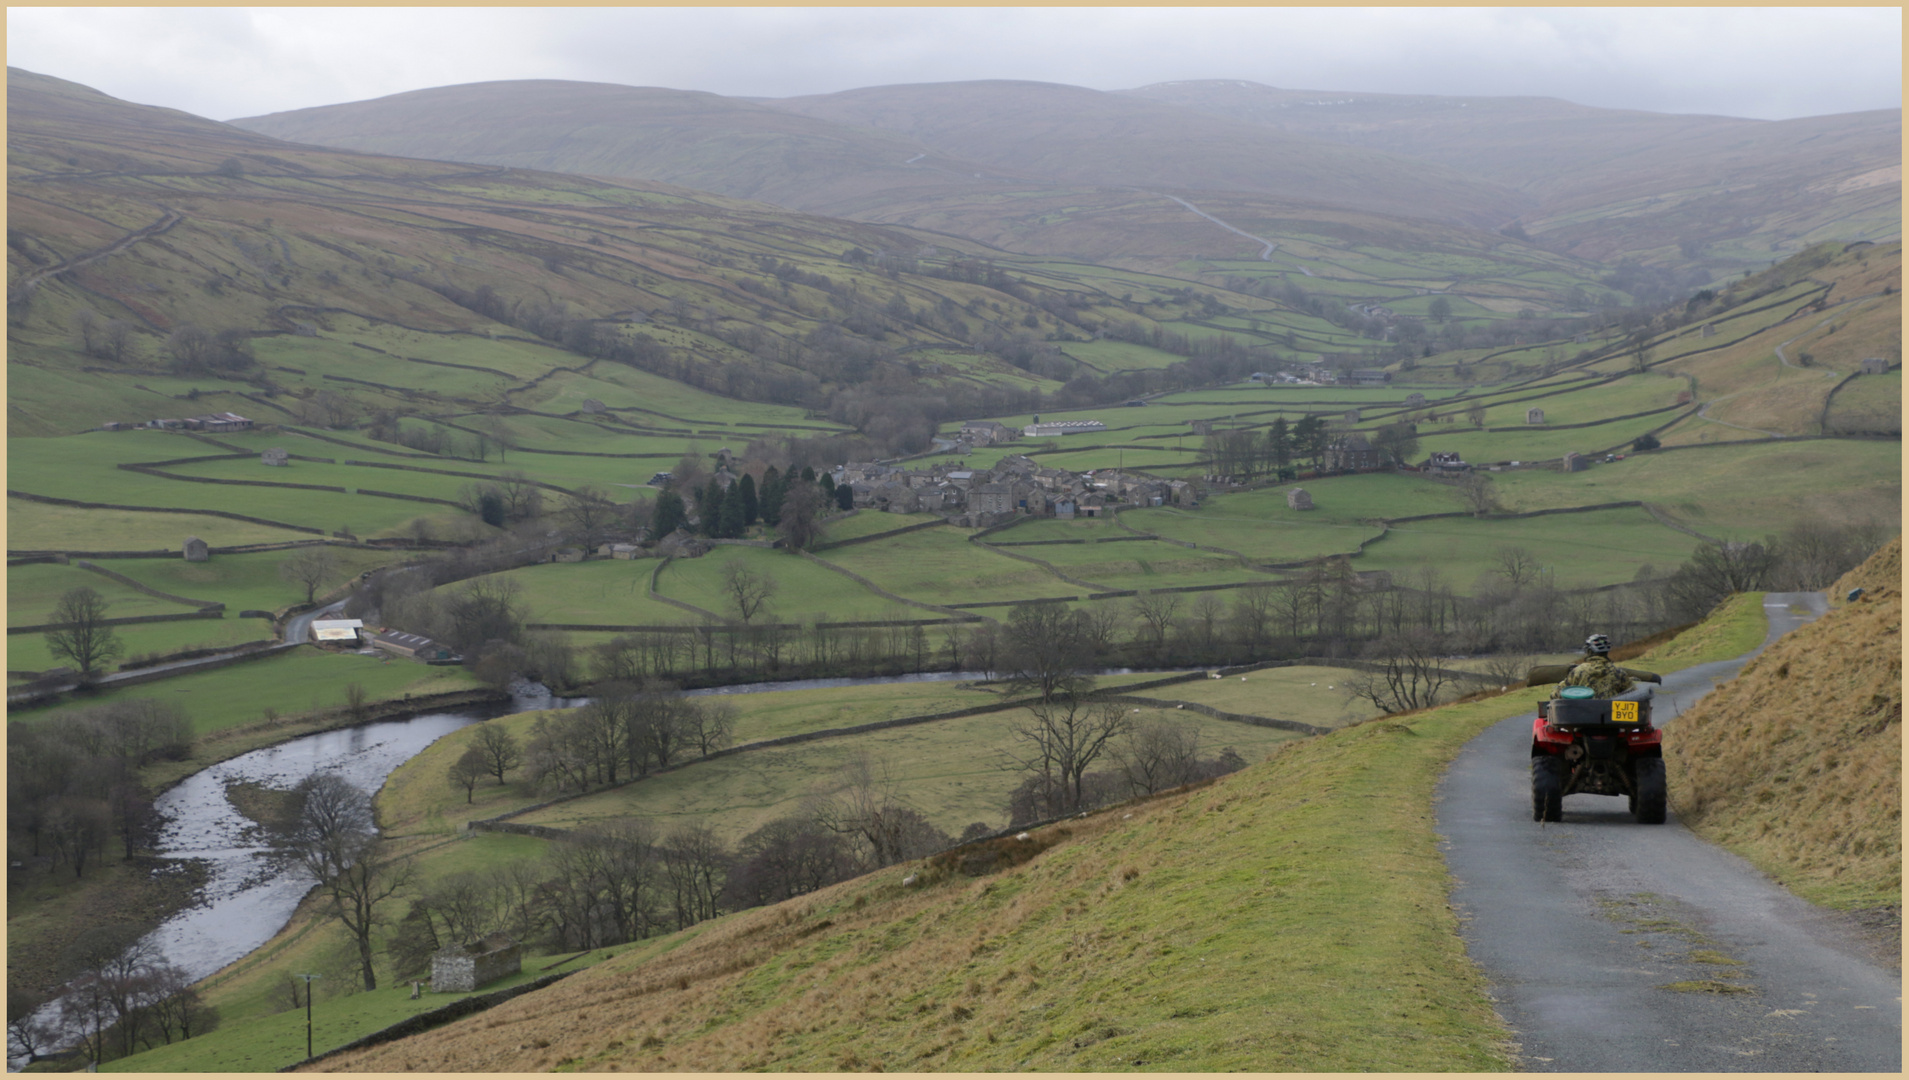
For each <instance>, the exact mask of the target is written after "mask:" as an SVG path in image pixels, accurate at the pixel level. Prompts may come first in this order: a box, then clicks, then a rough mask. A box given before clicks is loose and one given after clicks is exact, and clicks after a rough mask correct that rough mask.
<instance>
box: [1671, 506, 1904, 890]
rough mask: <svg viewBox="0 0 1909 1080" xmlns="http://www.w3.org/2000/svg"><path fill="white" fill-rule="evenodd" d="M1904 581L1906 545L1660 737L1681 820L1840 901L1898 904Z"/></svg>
mask: <svg viewBox="0 0 1909 1080" xmlns="http://www.w3.org/2000/svg"><path fill="white" fill-rule="evenodd" d="M1901 582H1902V538H1901V537H1897V538H1896V539H1894V540H1891V541H1890V542H1889V543H1888V544H1887V545H1885V546H1884V547H1883V548H1882V550H1880V551H1878V552H1877V553H1876V554H1875V555H1874V556H1872V557H1871V558H1870V559H1869V561H1868V562H1866V563H1864V564H1863V565H1862V566H1861V567H1859V568H1857V569H1856V570H1853V571H1851V572H1850V573H1849V574H1848V575H1847V576H1845V577H1844V578H1843V580H1841V581H1838V582H1837V583H1836V585H1835V586H1834V587H1833V588H1832V589H1831V590H1830V597H1831V599H1832V600H1833V601H1835V602H1836V603H1837V605H1838V606H1836V607H1835V608H1834V609H1832V610H1831V611H1830V613H1829V614H1827V615H1825V616H1823V617H1822V618H1821V619H1819V620H1818V621H1816V622H1814V623H1812V624H1810V625H1808V626H1805V627H1803V628H1801V629H1799V630H1797V631H1796V632H1794V633H1792V634H1791V635H1789V636H1788V637H1786V638H1784V639H1782V640H1781V641H1778V642H1777V643H1776V644H1775V645H1773V646H1771V647H1770V649H1769V650H1768V651H1766V652H1765V653H1764V654H1763V655H1762V656H1759V657H1757V658H1756V659H1755V660H1753V661H1751V662H1750V663H1749V664H1746V665H1745V666H1744V668H1743V671H1742V673H1741V674H1740V675H1739V676H1738V677H1737V678H1736V679H1735V680H1734V681H1732V682H1729V683H1726V684H1725V685H1723V686H1722V687H1720V688H1718V689H1717V690H1716V691H1714V692H1712V693H1711V695H1710V696H1709V697H1706V698H1705V699H1704V700H1703V701H1702V702H1700V703H1699V704H1698V705H1697V706H1696V707H1694V708H1692V709H1691V710H1689V711H1688V712H1686V713H1685V714H1684V715H1682V716H1681V717H1679V718H1678V720H1677V723H1676V724H1674V725H1672V726H1671V728H1670V729H1669V731H1668V733H1667V735H1666V736H1665V741H1664V748H1665V755H1664V756H1665V758H1666V759H1667V763H1668V765H1669V767H1670V770H1671V779H1670V790H1671V793H1672V795H1671V798H1672V801H1673V804H1674V806H1675V807H1676V810H1677V814H1678V816H1679V818H1681V819H1682V820H1683V821H1685V822H1686V823H1688V824H1689V825H1690V826H1691V827H1692V828H1694V829H1696V830H1697V831H1698V833H1700V834H1701V835H1703V836H1705V837H1707V838H1709V839H1711V840H1714V841H1715V842H1717V843H1720V844H1723V845H1724V846H1726V847H1729V848H1731V849H1732V850H1735V851H1737V852H1739V853H1741V854H1743V855H1746V856H1748V857H1749V858H1750V859H1751V861H1753V862H1755V863H1756V864H1757V865H1758V866H1759V867H1760V868H1762V869H1763V870H1765V871H1766V872H1768V873H1770V874H1771V875H1772V876H1774V877H1776V878H1777V879H1778V880H1780V881H1782V882H1783V883H1784V884H1786V885H1788V886H1789V887H1790V888H1792V889H1794V890H1796V891H1797V892H1798V893H1800V894H1802V895H1804V896H1806V897H1809V898H1811V899H1813V900H1816V901H1818V902H1821V903H1827V904H1831V905H1833V906H1837V907H1848V908H1877V907H1893V908H1896V909H1898V911H1899V910H1900V907H1901V903H1902V745H1901V744H1902V591H1901V588H1902V585H1901ZM1857 587H1861V588H1863V589H1864V590H1865V592H1864V595H1863V596H1861V597H1860V598H1858V599H1857V600H1855V601H1854V602H1851V603H1842V602H1841V601H1842V599H1843V596H1844V595H1845V594H1846V593H1847V592H1848V591H1849V590H1850V589H1854V588H1857ZM1898 918H1899V916H1898Z"/></svg>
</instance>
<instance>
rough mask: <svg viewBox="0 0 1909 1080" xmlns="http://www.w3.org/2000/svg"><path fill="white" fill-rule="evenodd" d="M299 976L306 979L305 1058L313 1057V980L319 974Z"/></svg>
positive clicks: (300, 974) (307, 1059) (308, 1059)
mask: <svg viewBox="0 0 1909 1080" xmlns="http://www.w3.org/2000/svg"><path fill="white" fill-rule="evenodd" d="M298 978H301V979H303V980H305V1060H306V1061H310V1060H311V1059H312V980H313V979H316V978H319V976H317V975H308V974H305V973H303V972H301V973H299V975H298Z"/></svg>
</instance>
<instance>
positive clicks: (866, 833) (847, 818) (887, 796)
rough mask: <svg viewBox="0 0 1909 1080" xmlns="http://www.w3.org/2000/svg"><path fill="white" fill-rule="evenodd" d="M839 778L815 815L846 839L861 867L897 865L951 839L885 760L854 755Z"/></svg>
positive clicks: (832, 830) (816, 804)
mask: <svg viewBox="0 0 1909 1080" xmlns="http://www.w3.org/2000/svg"><path fill="white" fill-rule="evenodd" d="M836 777H837V781H838V786H837V787H836V789H835V790H834V791H832V792H830V793H829V794H828V795H826V796H824V797H822V798H821V799H819V800H817V801H816V802H815V804H814V809H813V814H814V816H815V820H816V821H817V822H819V823H820V824H821V825H822V826H823V827H824V828H826V829H828V830H829V831H831V832H834V833H836V834H838V835H841V836H844V837H846V838H847V839H848V841H849V844H850V847H851V849H852V850H853V851H854V853H855V858H856V861H857V862H858V863H859V864H861V865H862V866H864V867H867V868H870V869H873V868H876V867H882V866H893V865H894V864H895V863H898V862H901V861H903V860H904V859H913V858H919V857H920V856H922V855H926V854H929V853H930V852H932V851H935V850H937V849H938V848H939V847H941V846H945V842H946V841H947V839H948V838H947V837H946V836H943V835H941V834H940V833H939V831H938V830H935V829H934V828H933V827H932V826H929V825H928V824H927V819H926V818H925V817H923V816H922V814H921V812H920V811H919V810H916V809H915V808H914V807H912V806H910V805H908V801H907V800H906V799H905V798H903V797H902V794H901V786H900V785H899V784H898V783H896V781H895V779H894V777H893V776H892V775H891V774H890V773H889V771H888V763H887V762H886V761H884V760H882V759H880V758H876V757H872V756H870V755H869V754H867V753H861V754H856V755H855V756H853V757H851V758H849V760H848V761H846V762H844V763H843V765H842V767H841V768H840V769H839V770H838V771H837V773H836Z"/></svg>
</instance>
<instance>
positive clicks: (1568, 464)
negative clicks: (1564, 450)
mask: <svg viewBox="0 0 1909 1080" xmlns="http://www.w3.org/2000/svg"><path fill="white" fill-rule="evenodd" d="M1590 467H1591V460H1590V459H1589V458H1587V457H1585V456H1584V455H1583V454H1580V453H1578V452H1576V451H1572V452H1571V453H1569V454H1566V455H1564V471H1565V472H1583V471H1584V470H1586V469H1588V468H1590Z"/></svg>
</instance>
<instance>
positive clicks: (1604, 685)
mask: <svg viewBox="0 0 1909 1080" xmlns="http://www.w3.org/2000/svg"><path fill="white" fill-rule="evenodd" d="M1636 685H1637V684H1636V683H1634V682H1632V681H1631V677H1630V676H1629V675H1626V674H1624V669H1623V668H1621V667H1618V666H1617V665H1616V664H1613V663H1611V658H1610V657H1608V656H1588V657H1585V658H1584V659H1583V660H1582V661H1580V662H1579V663H1578V664H1577V665H1576V666H1575V667H1573V668H1572V669H1571V671H1570V674H1568V675H1566V676H1565V677H1564V681H1563V682H1561V683H1559V684H1558V686H1557V689H1555V690H1553V691H1551V696H1552V697H1553V698H1557V697H1558V696H1560V695H1562V694H1563V693H1564V688H1565V687H1567V686H1588V687H1590V688H1591V693H1593V694H1595V695H1596V696H1598V697H1601V698H1607V697H1616V696H1617V695H1619V694H1621V693H1623V692H1624V691H1626V690H1629V689H1630V688H1632V687H1633V686H1636Z"/></svg>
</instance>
